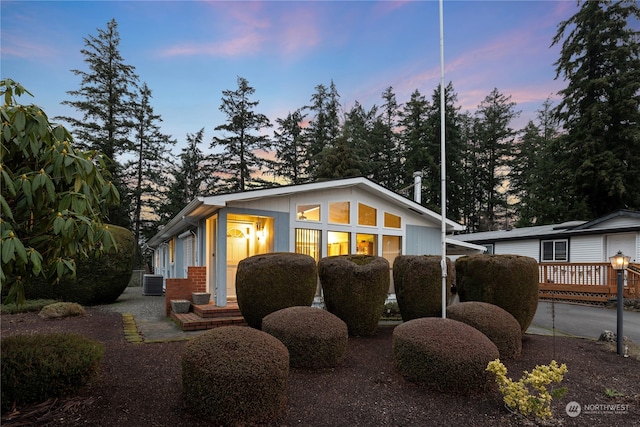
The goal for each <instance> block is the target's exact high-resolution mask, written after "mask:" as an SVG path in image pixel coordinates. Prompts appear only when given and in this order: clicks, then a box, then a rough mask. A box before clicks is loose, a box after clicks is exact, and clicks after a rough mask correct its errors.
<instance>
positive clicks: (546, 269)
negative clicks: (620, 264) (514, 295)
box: [539, 263, 640, 304]
mask: <svg viewBox="0 0 640 427" xmlns="http://www.w3.org/2000/svg"><path fill="white" fill-rule="evenodd" d="M539 271H540V298H541V299H556V300H563V301H573V302H583V303H589V304H604V303H606V302H607V301H609V300H612V299H617V296H618V295H617V293H618V276H617V272H616V271H615V270H614V269H613V268H611V264H609V263H540V264H539ZM623 295H624V297H625V298H629V299H636V298H640V264H631V265H630V266H629V269H628V270H626V271H625V272H624V287H623Z"/></svg>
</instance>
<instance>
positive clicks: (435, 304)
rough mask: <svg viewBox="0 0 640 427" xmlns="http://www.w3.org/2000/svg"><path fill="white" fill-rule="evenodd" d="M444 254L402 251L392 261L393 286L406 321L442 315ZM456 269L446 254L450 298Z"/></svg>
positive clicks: (448, 297)
mask: <svg viewBox="0 0 640 427" xmlns="http://www.w3.org/2000/svg"><path fill="white" fill-rule="evenodd" d="M441 261H442V257H440V256H433V255H400V256H398V257H396V259H395V260H394V262H393V286H394V288H395V291H396V299H397V300H398V308H399V309H400V314H401V315H402V320H404V321H405V322H407V321H409V320H412V319H417V318H420V317H433V316H442V268H441V266H440V262H441ZM454 273H455V270H454V268H453V263H452V262H451V260H449V259H448V258H447V285H446V286H447V295H446V298H447V301H449V299H450V297H451V284H452V283H453V277H454Z"/></svg>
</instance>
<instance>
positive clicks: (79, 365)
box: [0, 334, 104, 412]
mask: <svg viewBox="0 0 640 427" xmlns="http://www.w3.org/2000/svg"><path fill="white" fill-rule="evenodd" d="M0 348H1V356H0V364H1V365H2V370H1V372H2V373H1V376H2V385H1V389H2V412H5V411H7V410H9V409H11V407H12V406H13V405H14V404H15V405H16V406H20V405H24V404H28V403H38V402H44V401H45V400H47V399H49V398H52V397H61V396H65V395H69V394H71V393H73V392H75V391H76V390H78V389H79V388H80V387H81V386H83V385H84V384H86V383H87V382H88V381H89V380H90V379H91V378H93V377H94V375H95V374H96V373H97V372H98V370H99V368H100V361H101V360H102V355H103V354H104V346H103V345H102V344H101V343H99V342H98V341H94V340H91V339H88V338H85V337H83V336H81V335H77V334H34V335H16V336H12V337H7V338H3V339H2V343H1V345H0Z"/></svg>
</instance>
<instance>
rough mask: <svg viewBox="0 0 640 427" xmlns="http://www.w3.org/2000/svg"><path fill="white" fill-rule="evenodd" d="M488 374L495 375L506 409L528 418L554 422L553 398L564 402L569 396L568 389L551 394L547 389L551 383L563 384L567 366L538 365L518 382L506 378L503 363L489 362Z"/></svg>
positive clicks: (556, 390)
mask: <svg viewBox="0 0 640 427" xmlns="http://www.w3.org/2000/svg"><path fill="white" fill-rule="evenodd" d="M487 371H489V372H492V373H493V374H495V376H496V383H497V384H498V388H499V389H500V392H501V393H502V396H503V400H504V403H505V405H506V406H507V408H508V409H509V410H511V411H513V412H515V413H519V414H522V415H523V416H525V417H530V416H534V417H536V418H540V419H547V418H551V416H552V414H551V400H552V399H553V398H554V397H556V398H561V397H563V396H564V395H565V394H566V392H567V388H566V387H561V388H558V389H555V390H552V391H551V392H549V390H548V389H547V386H548V385H549V384H551V383H552V382H557V383H560V382H561V381H562V378H563V376H564V374H566V373H567V365H565V364H564V363H563V364H562V365H558V363H557V362H556V361H555V360H552V361H551V363H550V364H549V365H537V366H536V367H535V369H534V370H533V371H532V372H530V373H529V372H528V371H524V375H523V376H522V378H520V380H519V381H517V382H516V381H513V380H512V379H511V378H509V377H507V368H506V367H505V366H504V365H503V364H502V362H500V359H496V360H493V361H491V362H489V364H488V365H487Z"/></svg>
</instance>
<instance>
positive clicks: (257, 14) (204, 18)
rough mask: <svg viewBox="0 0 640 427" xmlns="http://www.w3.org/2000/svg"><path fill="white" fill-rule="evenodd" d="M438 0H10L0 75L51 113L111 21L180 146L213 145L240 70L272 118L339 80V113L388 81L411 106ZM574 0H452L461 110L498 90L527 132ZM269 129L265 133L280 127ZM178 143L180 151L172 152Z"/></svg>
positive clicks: (434, 49)
mask: <svg viewBox="0 0 640 427" xmlns="http://www.w3.org/2000/svg"><path fill="white" fill-rule="evenodd" d="M438 6H439V5H438V2H437V1H435V0H433V1H259V2H249V1H233V2H224V1H10V0H9V1H7V0H2V2H1V3H0V8H1V18H0V19H1V21H0V28H1V33H0V35H1V46H0V52H1V56H0V61H1V62H0V65H1V68H0V75H1V77H2V78H7V77H10V78H12V79H14V80H17V81H19V82H20V83H22V84H23V86H25V87H26V88H27V89H28V90H29V91H30V92H31V93H33V94H34V95H35V98H34V99H33V100H28V99H24V98H22V99H21V102H23V103H31V102H34V103H36V104H38V105H40V106H41V107H43V108H44V110H45V112H46V113H47V115H48V116H49V117H50V118H52V117H54V116H58V115H74V116H78V117H79V114H78V113H77V112H76V111H75V110H73V109H69V107H65V106H62V105H61V104H60V103H61V102H62V101H63V100H70V99H72V98H70V96H69V95H67V93H66V92H67V91H70V90H76V89H78V88H79V85H80V78H79V77H78V76H75V75H74V74H73V73H72V72H71V71H70V70H72V69H80V70H84V71H87V70H88V68H87V67H86V65H85V63H84V58H83V55H82V54H81V53H80V50H81V49H83V48H84V47H85V46H84V38H86V37H88V36H89V35H93V36H97V34H98V31H97V29H98V28H100V29H105V28H106V25H107V22H108V21H110V20H111V19H112V18H115V19H116V21H117V22H118V31H119V33H120V38H121V41H120V53H121V55H122V56H123V58H124V61H125V62H126V63H127V64H129V65H133V66H134V67H135V72H136V74H137V75H138V76H139V77H140V81H141V82H146V83H147V85H148V86H149V88H150V89H151V90H152V96H153V98H152V106H153V107H154V110H155V113H156V114H159V115H161V117H162V119H163V122H162V131H163V132H164V133H166V134H170V135H171V136H172V137H173V138H175V139H177V140H178V142H179V144H183V143H184V141H185V139H186V134H187V133H195V132H197V131H199V130H200V129H201V128H202V127H204V128H205V141H206V147H202V148H203V149H205V151H207V150H208V143H209V142H210V141H211V138H212V137H213V135H214V131H213V129H214V128H215V127H216V126H217V125H220V124H223V123H224V121H225V117H224V116H223V115H222V113H220V111H219V107H220V104H221V98H222V91H223V90H235V89H236V88H237V77H238V76H241V77H244V78H246V79H247V80H248V81H249V84H250V85H251V86H252V87H253V88H255V90H256V92H255V94H254V100H257V101H259V102H260V103H259V105H258V106H257V108H256V112H258V113H263V114H266V115H267V116H268V117H269V118H270V119H271V121H272V123H274V124H275V119H276V118H278V117H285V116H286V115H287V113H288V112H290V111H294V110H296V109H297V108H300V107H302V106H304V105H308V104H309V102H310V98H311V95H312V94H313V93H314V92H315V87H316V86H317V85H319V84H324V85H326V86H328V85H329V84H330V82H331V81H332V80H333V81H334V82H335V84H336V87H337V90H338V92H339V94H340V101H341V104H342V106H343V108H344V109H345V111H346V110H348V109H350V108H351V107H352V106H353V104H354V102H355V101H359V102H360V103H361V104H363V105H364V106H365V107H366V108H370V107H371V106H372V105H374V104H377V105H380V104H382V99H381V93H382V92H383V91H384V90H385V89H386V88H387V87H388V86H392V87H393V88H394V91H395V93H396V97H397V100H398V102H400V103H404V102H406V101H407V100H408V99H409V96H410V95H411V93H412V92H413V91H414V90H416V89H418V90H419V91H420V92H421V93H422V94H423V95H426V96H427V97H428V98H429V99H430V98H431V94H432V93H433V90H434V89H435V88H436V87H437V86H438V85H439V83H440V36H439V34H440V33H439V32H440V29H439V12H438ZM576 11H577V6H576V2H575V1H573V0H570V1H516V0H513V1H450V0H445V1H444V45H445V80H446V81H447V82H449V81H451V82H453V85H454V88H455V90H456V92H457V93H458V98H459V104H460V106H461V107H462V110H463V111H471V112H473V111H474V110H475V109H476V107H477V106H478V104H479V103H480V102H481V101H482V100H483V99H484V98H485V97H486V96H487V95H488V94H489V93H490V92H491V91H492V90H493V89H494V88H497V89H498V90H499V91H500V92H501V93H503V94H505V95H511V96H512V100H513V101H514V102H516V103H517V104H518V106H517V109H518V110H522V115H521V117H520V118H519V119H518V120H517V121H515V122H514V123H512V126H513V127H515V128H522V127H524V125H525V124H526V122H527V121H528V120H530V119H534V118H535V111H536V110H537V109H539V108H540V106H541V104H542V103H543V102H544V100H545V99H546V98H547V97H549V96H551V97H552V98H553V99H557V95H556V92H557V91H558V90H560V89H562V88H563V87H564V86H565V83H564V82H562V80H561V79H559V80H555V79H554V78H555V68H554V65H553V63H554V62H555V61H556V60H557V59H558V56H559V47H558V46H554V47H553V48H550V45H551V41H552V38H553V36H554V35H555V33H556V28H557V25H558V23H560V22H561V21H562V20H565V19H568V18H569V17H571V16H572V15H573V14H574V13H575V12H576ZM272 131H273V129H271V130H270V131H269V133H270V134H272ZM175 151H176V152H177V150H175Z"/></svg>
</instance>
